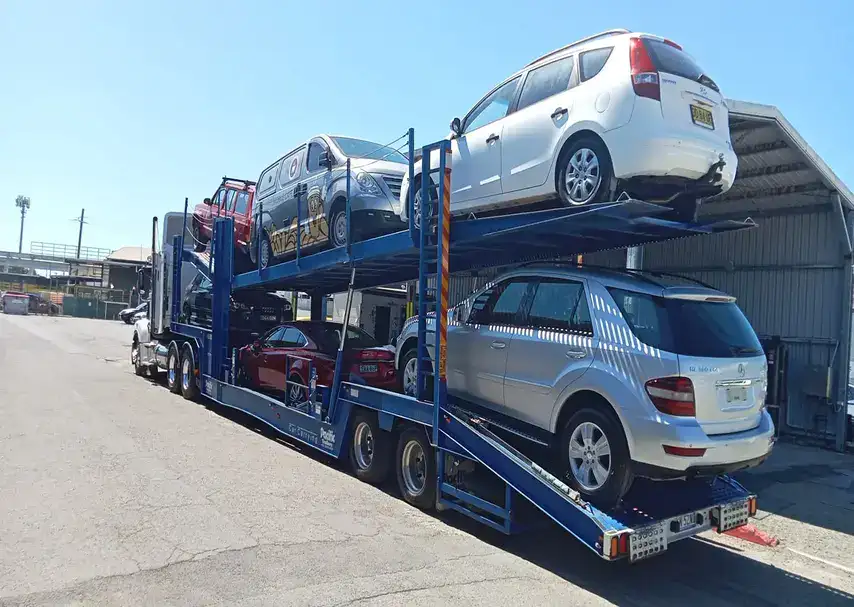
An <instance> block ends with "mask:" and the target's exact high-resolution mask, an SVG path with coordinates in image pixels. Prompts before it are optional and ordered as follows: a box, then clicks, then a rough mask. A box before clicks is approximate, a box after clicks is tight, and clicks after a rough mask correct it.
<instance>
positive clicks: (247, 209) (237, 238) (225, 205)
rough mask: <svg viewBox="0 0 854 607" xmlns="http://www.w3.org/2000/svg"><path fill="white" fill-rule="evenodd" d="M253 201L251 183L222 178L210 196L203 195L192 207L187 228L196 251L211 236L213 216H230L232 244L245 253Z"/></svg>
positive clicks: (204, 244)
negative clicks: (232, 232)
mask: <svg viewBox="0 0 854 607" xmlns="http://www.w3.org/2000/svg"><path fill="white" fill-rule="evenodd" d="M254 202H255V182H254V181H246V180H245V179H232V178H230V177H223V178H222V183H221V184H220V186H219V188H217V191H216V193H215V194H214V195H213V198H205V200H204V202H200V203H199V204H197V205H196V208H195V209H194V210H193V223H192V226H191V230H192V231H193V238H194V239H195V241H196V242H195V249H196V251H204V250H205V248H207V245H208V243H209V242H210V240H211V238H212V237H213V223H214V220H215V219H216V218H217V217H233V218H234V246H235V248H236V249H237V250H238V251H240V252H242V253H248V252H249V249H248V247H249V221H250V219H249V218H250V217H251V215H252V204H253V203H254Z"/></svg>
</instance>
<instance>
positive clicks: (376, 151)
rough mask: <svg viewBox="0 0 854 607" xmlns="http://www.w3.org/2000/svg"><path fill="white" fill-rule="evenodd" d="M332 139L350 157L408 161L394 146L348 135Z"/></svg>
mask: <svg viewBox="0 0 854 607" xmlns="http://www.w3.org/2000/svg"><path fill="white" fill-rule="evenodd" d="M332 140H333V141H334V142H335V144H336V145H337V146H338V147H339V148H341V151H342V152H344V154H345V155H346V156H349V157H350V158H370V159H371V160H388V161H389V162H402V163H408V162H409V161H408V160H407V159H406V156H404V155H403V154H401V153H400V152H398V151H397V150H396V149H395V148H392V147H388V146H386V145H382V144H379V143H374V142H373V141H365V140H364V139H352V138H350V137H333V138H332Z"/></svg>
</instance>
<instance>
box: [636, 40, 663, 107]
mask: <svg viewBox="0 0 854 607" xmlns="http://www.w3.org/2000/svg"><path fill="white" fill-rule="evenodd" d="M670 44H673V43H670ZM629 61H630V65H631V70H632V87H633V88H634V89H635V94H636V95H637V96H638V97H646V98H647V99H655V100H656V101H661V83H660V81H659V77H658V70H657V69H656V67H655V63H653V61H652V57H650V56H649V51H648V50H647V49H646V45H645V44H644V42H643V39H642V38H632V39H631V41H630V43H629Z"/></svg>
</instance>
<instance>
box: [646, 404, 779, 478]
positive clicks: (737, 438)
mask: <svg viewBox="0 0 854 607" xmlns="http://www.w3.org/2000/svg"><path fill="white" fill-rule="evenodd" d="M636 426H637V425H636ZM633 436H634V440H633V449H632V461H633V463H634V468H635V470H636V473H637V474H638V475H639V476H647V477H649V478H655V479H659V478H660V479H671V478H684V477H688V476H701V475H702V476H706V475H710V476H711V475H716V474H723V473H726V472H733V471H736V470H743V469H745V468H750V467H752V466H756V465H759V464H760V463H762V461H764V460H765V458H766V457H768V455H769V454H770V453H771V449H772V448H773V446H774V441H775V437H774V424H773V423H772V421H771V416H770V415H768V412H767V411H764V412H763V413H762V417H761V418H760V422H759V425H758V426H757V427H756V428H753V429H752V430H747V431H745V432H736V433H733V434H720V435H712V436H709V435H707V434H706V433H705V432H703V430H702V428H700V426H699V425H691V426H683V425H678V426H677V425H673V424H668V423H663V422H661V421H659V420H655V419H649V420H646V421H644V422H643V423H642V424H640V427H635V428H633ZM664 445H667V446H671V447H688V448H692V449H705V453H703V455H702V456H700V457H686V456H679V455H670V454H668V453H665V451H664Z"/></svg>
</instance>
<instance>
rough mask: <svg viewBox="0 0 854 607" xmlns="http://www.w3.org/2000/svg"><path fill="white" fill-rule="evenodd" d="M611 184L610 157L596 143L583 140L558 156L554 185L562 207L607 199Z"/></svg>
mask: <svg viewBox="0 0 854 607" xmlns="http://www.w3.org/2000/svg"><path fill="white" fill-rule="evenodd" d="M612 181H613V169H612V167H611V156H610V155H609V154H608V149H607V148H606V147H605V145H604V144H603V143H602V142H601V141H599V140H598V139H594V138H592V137H582V138H580V139H578V140H577V141H574V142H573V143H572V144H571V145H570V146H569V147H568V148H567V149H566V150H564V152H562V153H561V155H560V159H559V160H558V174H557V183H556V184H555V185H556V188H557V192H558V195H559V196H560V200H561V202H562V203H563V205H564V206H567V207H575V206H581V205H585V204H590V203H593V202H602V201H603V200H606V199H608V198H610V196H611V182H612Z"/></svg>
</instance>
